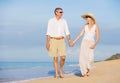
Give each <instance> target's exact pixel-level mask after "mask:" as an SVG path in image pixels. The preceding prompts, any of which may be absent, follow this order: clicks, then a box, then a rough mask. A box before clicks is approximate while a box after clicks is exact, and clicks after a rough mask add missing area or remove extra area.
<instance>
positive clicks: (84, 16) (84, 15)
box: [81, 14, 96, 24]
mask: <svg viewBox="0 0 120 83" xmlns="http://www.w3.org/2000/svg"><path fill="white" fill-rule="evenodd" d="M86 16H89V17H91V18H92V20H93V21H94V23H95V24H96V20H95V18H94V16H93V15H91V14H83V15H82V16H81V17H82V18H83V19H86Z"/></svg>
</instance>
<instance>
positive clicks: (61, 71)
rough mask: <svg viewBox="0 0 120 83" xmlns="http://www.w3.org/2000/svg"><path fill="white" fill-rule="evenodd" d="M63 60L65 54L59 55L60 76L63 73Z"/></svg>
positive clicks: (62, 75)
mask: <svg viewBox="0 0 120 83" xmlns="http://www.w3.org/2000/svg"><path fill="white" fill-rule="evenodd" d="M64 62H65V56H61V57H60V77H64V73H63V70H62V68H63V65H64Z"/></svg>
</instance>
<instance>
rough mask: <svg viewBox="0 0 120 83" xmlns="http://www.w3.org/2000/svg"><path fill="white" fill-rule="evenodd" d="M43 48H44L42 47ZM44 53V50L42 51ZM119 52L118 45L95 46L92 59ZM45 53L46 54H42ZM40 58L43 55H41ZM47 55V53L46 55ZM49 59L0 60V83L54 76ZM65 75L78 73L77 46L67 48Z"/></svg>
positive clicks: (119, 46) (101, 59) (103, 57)
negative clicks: (37, 60) (25, 60)
mask: <svg viewBox="0 0 120 83" xmlns="http://www.w3.org/2000/svg"><path fill="white" fill-rule="evenodd" d="M44 50H45V49H44ZM43 53H45V52H43ZM116 53H120V45H117V46H116V45H115V46H109V45H108V46H102V45H100V46H97V47H96V50H95V56H94V61H103V60H105V59H107V58H109V57H110V56H112V55H113V54H116ZM43 55H47V54H43ZM41 57H42V58H41V60H42V59H43V58H44V56H41ZM47 57H48V55H47ZM43 60H44V59H43ZM52 60H53V59H52V58H51V57H50V61H51V62H50V61H49V59H48V62H47V61H41V62H28V61H27V62H17V61H16V62H4V61H1V62H0V83H12V82H13V83H14V82H16V81H25V80H33V79H40V78H48V77H54V76H55V72H54V65H53V62H52ZM63 72H64V74H65V75H71V74H72V75H73V74H80V68H79V46H78V47H75V48H68V49H67V57H66V62H65V64H64V67H63Z"/></svg>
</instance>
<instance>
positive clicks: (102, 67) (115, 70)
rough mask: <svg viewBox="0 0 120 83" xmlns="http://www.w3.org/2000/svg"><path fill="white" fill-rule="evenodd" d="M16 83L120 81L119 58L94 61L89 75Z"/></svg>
mask: <svg viewBox="0 0 120 83" xmlns="http://www.w3.org/2000/svg"><path fill="white" fill-rule="evenodd" d="M17 83H120V59H118V60H110V61H102V62H96V63H94V68H93V69H92V70H91V75H90V76H89V77H81V75H67V76H66V75H65V77H64V78H59V79H55V78H53V77H50V78H43V79H35V80H28V81H21V82H17Z"/></svg>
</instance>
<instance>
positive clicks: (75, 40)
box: [73, 27, 85, 44]
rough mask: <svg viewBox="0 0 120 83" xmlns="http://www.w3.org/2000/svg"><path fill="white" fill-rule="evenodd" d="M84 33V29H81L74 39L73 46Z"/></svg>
mask: <svg viewBox="0 0 120 83" xmlns="http://www.w3.org/2000/svg"><path fill="white" fill-rule="evenodd" d="M84 33H85V29H84V27H83V28H82V31H81V32H80V34H79V35H78V36H77V37H76V38H75V39H74V41H73V43H74V44H75V43H76V42H77V41H78V40H79V39H80V38H81V37H82V36H83V34H84Z"/></svg>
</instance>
